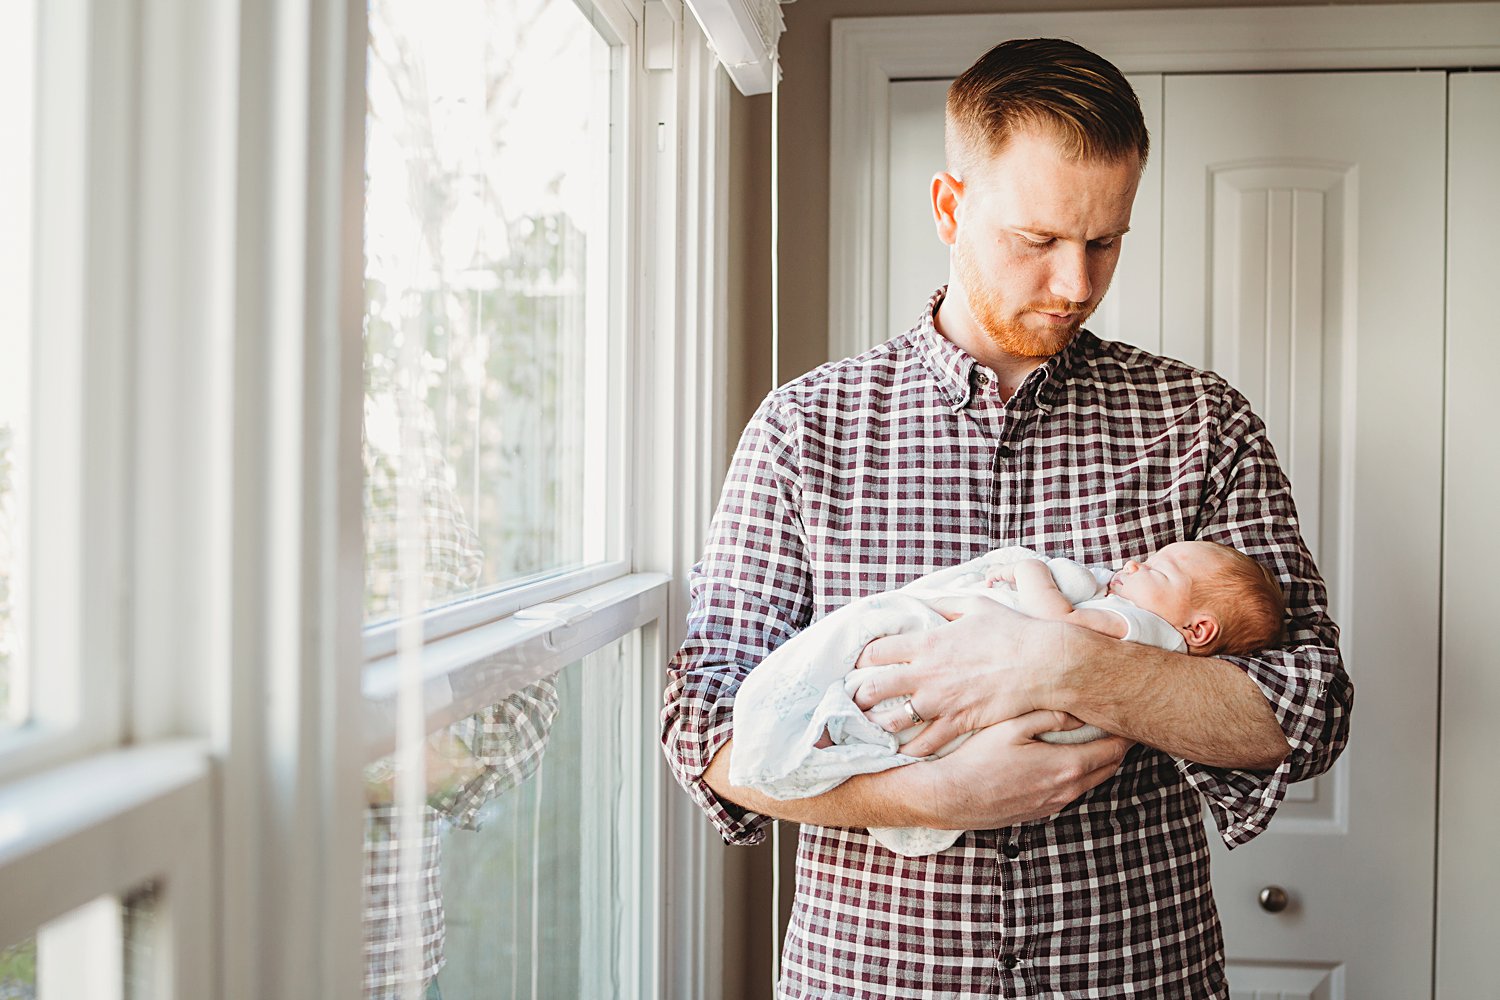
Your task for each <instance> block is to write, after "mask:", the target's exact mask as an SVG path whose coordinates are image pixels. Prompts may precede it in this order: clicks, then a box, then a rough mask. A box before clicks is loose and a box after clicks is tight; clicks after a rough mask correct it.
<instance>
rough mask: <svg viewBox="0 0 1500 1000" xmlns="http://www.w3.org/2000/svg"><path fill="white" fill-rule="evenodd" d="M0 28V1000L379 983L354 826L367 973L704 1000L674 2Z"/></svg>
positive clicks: (686, 273) (690, 47)
mask: <svg viewBox="0 0 1500 1000" xmlns="http://www.w3.org/2000/svg"><path fill="white" fill-rule="evenodd" d="M7 17H8V18H9V19H8V20H7V21H6V23H5V29H6V30H5V31H4V32H0V84H3V85H4V89H3V90H0V98H3V99H4V100H6V101H9V102H10V103H9V104H7V105H6V106H4V107H0V139H3V140H4V142H5V149H6V153H7V155H6V157H5V158H4V162H3V163H0V426H3V427H4V428H5V429H4V431H3V433H0V653H3V659H0V899H3V900H4V904H3V905H0V997H7V996H11V995H15V994H19V995H22V996H28V997H29V996H32V995H36V996H39V997H41V998H43V1000H60V998H62V997H67V996H116V995H119V996H121V997H134V996H141V997H146V996H151V997H161V998H178V997H192V996H293V995H301V994H302V993H306V992H307V991H309V990H312V991H314V992H318V993H325V994H346V993H348V992H349V991H350V990H352V989H354V988H356V986H355V984H356V983H358V982H360V981H361V980H365V981H366V982H367V984H368V989H367V991H366V992H367V993H368V994H369V995H371V996H377V995H379V993H380V990H381V989H382V988H383V987H380V986H378V985H376V983H375V981H374V980H373V979H372V969H373V968H374V966H375V964H376V963H374V962H373V961H371V960H368V959H366V957H365V955H364V953H363V951H362V948H361V944H362V939H364V938H366V937H369V938H370V939H371V940H372V941H373V940H375V936H374V935H366V934H365V933H363V931H364V930H366V929H368V927H369V926H371V924H375V923H378V920H379V913H380V909H379V907H378V906H376V905H365V906H361V902H360V891H359V889H360V883H361V865H360V857H358V856H356V855H357V854H358V855H361V856H362V855H363V854H364V853H365V849H368V850H369V852H370V853H372V854H375V853H379V851H380V850H381V849H382V845H384V847H392V846H394V847H395V850H394V851H393V852H388V853H394V854H395V856H396V857H395V864H394V869H393V870H392V871H393V878H392V880H391V882H390V888H391V889H392V894H391V895H390V896H389V898H388V899H387V901H386V903H387V904H388V905H386V906H385V908H386V911H388V915H391V914H393V915H394V918H395V923H394V925H388V926H394V928H395V937H394V938H391V937H389V936H387V937H386V938H385V939H384V940H386V941H387V942H391V941H394V945H393V947H392V948H391V949H389V951H390V954H388V955H387V956H386V957H387V958H388V959H389V960H390V962H391V963H392V964H391V968H392V969H393V970H394V972H393V974H394V976H395V980H394V981H396V982H400V981H401V977H402V976H407V977H408V978H409V979H419V980H423V981H425V980H426V979H429V978H431V972H432V971H435V972H436V974H437V976H438V981H439V982H440V983H441V988H442V990H443V992H444V995H445V996H450V997H451V996H463V995H465V994H466V992H470V991H472V990H473V989H474V988H475V986H476V984H480V983H484V982H487V981H504V982H506V983H509V982H510V981H511V980H514V981H515V982H516V983H517V984H518V986H517V991H518V994H519V995H527V994H528V993H529V992H530V990H531V988H532V986H533V985H534V986H535V988H536V991H537V993H538V995H550V993H551V992H552V991H554V990H557V991H562V992H563V993H566V994H568V995H601V996H608V995H620V996H641V997H659V996H663V995H684V996H693V995H703V994H704V993H705V988H702V984H703V982H704V981H706V979H708V978H712V977H711V976H709V975H708V974H707V973H704V972H703V971H702V970H703V969H704V968H707V961H708V960H706V959H705V958H704V957H703V953H702V952H695V953H694V954H693V955H692V956H690V957H688V958H685V959H684V960H682V961H679V962H676V963H675V964H673V965H671V966H670V967H669V966H667V965H664V963H663V960H662V955H663V947H664V942H666V941H668V940H670V941H672V949H673V952H674V953H679V952H681V950H682V948H683V947H684V944H685V942H689V941H697V940H699V939H700V938H701V936H702V935H701V933H700V930H699V929H700V928H702V927H704V926H707V925H708V922H706V921H704V920H702V919H697V918H695V917H694V916H693V912H694V911H693V910H692V906H694V905H697V906H700V907H701V906H702V905H705V904H703V903H702V901H701V900H700V901H699V902H698V903H695V904H694V903H690V904H689V905H674V907H672V908H668V907H667V906H666V905H665V903H664V900H665V898H666V894H667V893H668V892H669V891H671V890H669V889H666V888H664V882H663V879H662V865H663V861H662V859H663V857H665V856H667V854H668V853H669V852H670V853H674V854H675V855H676V856H680V857H689V856H691V857H692V858H693V859H694V860H692V861H691V862H690V863H691V865H692V868H691V871H693V872H694V873H699V872H702V871H704V870H705V869H707V868H709V866H711V865H712V863H713V860H712V859H711V858H708V857H705V856H704V854H705V852H704V850H703V847H704V845H705V844H706V843H707V837H708V831H707V829H706V828H705V827H704V826H703V824H692V830H693V831H694V832H693V833H691V834H684V833H682V832H681V831H682V830H683V829H686V828H687V826H688V824H685V823H682V822H681V819H682V817H683V816H684V815H686V814H687V812H688V811H689V810H690V808H691V806H690V804H689V803H687V802H686V801H679V799H680V797H676V796H673V797H668V796H665V795H664V794H663V790H662V788H661V782H662V780H663V778H664V776H665V773H664V765H663V763H662V761H661V758H660V753H659V750H658V749H657V745H656V744H657V741H656V735H655V729H656V722H655V717H656V711H657V705H658V703H659V699H660V695H661V677H660V667H661V664H662V663H664V662H665V660H666V658H667V656H668V655H669V653H670V650H671V649H672V648H673V647H674V646H675V644H676V641H677V637H678V635H680V631H681V626H680V620H681V617H682V615H681V612H682V596H683V594H682V591H683V585H682V581H683V579H684V576H685V571H686V568H687V566H688V565H689V564H690V563H691V560H692V558H694V557H696V554H697V551H696V550H697V547H698V539H699V538H700V537H701V534H702V529H703V526H704V522H705V521H706V518H707V515H708V513H709V511H708V509H707V508H708V504H707V503H706V502H705V499H706V497H707V496H708V492H709V491H710V490H711V489H712V488H713V486H714V485H716V484H717V478H718V474H719V472H720V469H719V468H718V467H717V464H718V463H716V460H715V453H714V448H715V446H716V445H717V444H718V440H719V437H720V429H721V427H722V424H721V422H720V420H719V418H717V417H716V416H715V415H714V406H715V402H716V401H717V400H718V399H719V398H720V394H719V393H718V392H717V391H715V389H714V386H715V385H717V384H718V381H716V380H719V381H721V377H720V375H719V374H718V373H719V372H720V370H721V365H722V353H721V352H719V351H718V349H717V347H716V346H715V341H714V337H715V336H717V333H718V331H719V330H720V329H721V327H722V321H721V320H720V319H719V314H720V311H721V309H722V306H721V299H720V297H719V292H718V281H719V280H721V279H720V278H719V277H718V276H719V271H720V268H719V267H718V264H717V262H718V261H720V260H721V259H722V251H721V250H720V249H718V248H719V247H721V245H722V241H723V239H724V231H723V227H722V225H719V224H718V223H717V221H716V220H717V219H718V218H719V215H718V214H717V212H716V209H715V206H716V205H717V204H718V203H719V199H720V198H721V197H722V196H721V194H720V193H719V185H720V181H719V180H717V178H718V177H720V176H721V175H722V171H716V170H715V169H714V164H715V162H716V161H715V159H714V157H715V156H716V155H719V154H717V153H716V150H717V149H718V143H719V141H720V140H721V139H722V138H724V137H725V136H726V135H727V131H726V129H725V128H724V123H725V121H726V119H725V117H724V116H725V114H726V113H727V107H726V106H727V89H726V88H725V86H724V79H723V75H722V73H721V71H720V70H719V69H718V67H717V65H716V64H715V63H714V62H713V60H712V57H711V56H710V54H709V53H708V50H707V48H706V45H705V44H704V42H703V40H702V38H701V35H700V34H699V33H698V29H697V26H696V25H695V24H694V23H693V21H692V19H691V17H690V16H684V13H683V10H682V9H681V8H680V7H678V6H677V5H668V4H662V3H659V2H658V0H577V2H575V0H545V2H544V0H456V2H454V3H444V4H439V5H436V6H434V5H431V4H425V5H424V4H419V3H416V2H415V0H376V2H374V3H372V4H365V3H358V2H356V3H348V4H324V3H304V4H300V5H299V4H293V5H292V6H291V7H286V8H283V7H276V8H275V9H274V10H273V9H271V8H265V9H263V8H262V7H261V6H257V5H250V6H247V7H245V8H243V9H239V10H235V11H225V10H221V9H218V8H217V7H214V6H213V5H207V6H205V5H199V4H185V5H184V4H176V5H173V4H167V5H151V4H148V5H145V6H142V5H132V4H118V3H113V2H110V0H47V2H46V3H41V2H39V0H32V2H30V3H26V2H22V3H20V4H13V5H11V6H10V8H8V9H7ZM648 37H649V38H650V39H652V40H653V48H652V56H651V59H650V60H649V62H650V64H651V67H652V68H649V69H648V66H647V63H648V60H647V59H646V58H645V54H644V53H645V48H646V45H645V42H646V39H647V38H648ZM679 53H681V54H685V55H686V56H687V59H686V61H685V62H683V63H682V64H681V65H678V66H676V67H675V68H674V66H673V63H674V60H675V59H676V57H677V55H678V54H679ZM28 87H29V88H30V89H29V90H28V89H27V88H28ZM366 257H368V268H366V259H365V258H366ZM679 293H680V294H679ZM361 459H363V461H361ZM711 480H712V482H711ZM361 529H364V530H363V532H362V531H361ZM366 560H367V561H368V566H369V569H370V572H369V573H368V574H367V573H365V568H366V567H365V562H366ZM528 699H529V700H528ZM528 705H529V706H531V707H533V708H534V707H535V706H536V705H544V706H545V705H552V706H554V707H553V708H552V709H551V711H552V713H553V714H552V718H551V721H550V723H549V724H548V726H547V727H545V733H543V732H542V728H543V727H540V726H538V725H537V724H536V720H535V719H531V720H530V721H523V716H524V715H525V713H524V711H522V709H524V708H525V707H526V706H528ZM527 727H530V730H531V731H533V735H540V736H542V737H543V738H542V739H540V740H539V741H537V742H535V743H532V744H527V743H525V742H524V741H522V740H520V738H519V735H518V734H520V733H522V732H523V731H526V729H527ZM528 747H529V748H530V749H528ZM518 755H519V756H518ZM481 758H482V759H481ZM356 782H358V783H359V785H360V787H359V788H358V790H356V787H355V785H356ZM473 782H477V784H473ZM464 789H467V790H469V791H470V792H471V793H472V794H469V795H468V796H467V797H464V798H462V799H460V798H458V797H454V792H455V790H459V791H462V790H464ZM429 799H430V800H431V801H429ZM382 810H385V812H384V814H383V813H382ZM409 817H415V818H416V820H417V823H418V826H417V828H416V829H417V831H418V834H417V836H416V837H415V838H412V839H409V840H408V841H407V843H408V844H409V845H411V846H409V847H408V846H402V845H401V844H400V843H399V842H396V841H393V840H392V838H391V836H390V834H391V831H392V830H396V831H397V834H396V836H397V837H398V838H399V829H400V826H401V824H402V823H405V822H408V818H409ZM674 817H675V821H674ZM392 820H395V822H394V824H393V823H392ZM674 822H675V825H674ZM382 830H384V834H385V835H384V839H382ZM429 833H430V834H431V836H430V837H429V836H428V834H429ZM429 842H430V843H431V844H432V845H434V846H435V848H436V849H437V850H440V851H441V852H442V861H441V864H440V865H438V866H427V867H424V865H425V862H424V855H423V853H422V851H421V848H423V847H424V846H425V845H426V844H427V843H429ZM356 845H359V847H358V848H357V847H356ZM684 845H686V846H684ZM413 848H416V849H417V850H416V853H415V854H413V855H412V857H410V858H406V857H405V856H404V854H405V852H407V851H411V850H412V849H413ZM693 852H697V853H693ZM424 872H431V873H434V874H435V875H437V877H438V881H437V882H436V887H437V889H438V891H439V893H440V895H441V899H442V901H443V906H444V911H445V913H446V915H447V917H448V923H447V925H446V927H445V929H444V932H443V934H442V936H441V940H442V948H443V950H444V955H445V956H446V957H445V959H444V961H443V962H442V963H441V965H440V967H439V966H438V965H433V966H432V967H431V969H428V968H427V967H426V966H424V964H423V963H424V955H425V954H426V951H425V949H426V946H427V940H426V939H425V938H424V933H425V931H424V929H423V925H422V924H421V920H420V918H419V919H417V920H416V921H415V922H414V923H413V922H410V921H407V922H406V924H405V926H403V920H405V918H403V917H402V912H403V908H404V907H405V906H407V905H409V901H410V900H411V899H412V898H413V897H412V895H411V891H410V887H411V886H412V884H413V883H415V884H418V885H420V884H421V883H422V879H423V873H424ZM695 877H696V875H695ZM131 886H135V887H147V888H149V895H145V896H141V895H136V894H132V895H131V896H130V898H129V900H128V901H127V902H128V905H127V906H126V907H125V908H124V909H122V907H121V903H122V900H121V897H120V896H119V895H118V894H119V893H120V892H121V890H122V889H125V888H127V887H131ZM496 887H499V889H500V890H502V891H508V892H509V893H510V894H509V896H505V897H504V898H505V899H507V900H510V901H512V902H513V904H514V905H513V906H512V907H511V908H510V909H506V908H504V907H503V906H501V905H500V901H501V898H502V897H501V896H500V895H498V894H497V892H496ZM679 891H680V890H679ZM682 895H683V896H684V897H686V893H685V892H684V893H682ZM90 899H95V900H98V901H99V902H97V903H96V904H91V905H90V906H86V907H84V908H83V910H81V911H80V910H79V906H80V904H81V903H83V902H84V901H86V900H90ZM596 904H597V905H596ZM417 905H418V909H419V910H420V908H421V903H420V897H418V904H417ZM75 911H76V912H75ZM677 913H681V914H683V916H681V917H675V916H674V914H677ZM674 919H677V920H680V921H681V924H680V926H672V925H671V921H672V920H674ZM497 940H498V941H503V942H504V945H503V947H491V946H490V944H489V943H490V942H492V941H497ZM580 946H582V950H580ZM80 956H84V957H83V958H81V957H80ZM684 970H685V971H684ZM74 973H76V974H77V975H72V974H74ZM86 974H93V975H95V977H96V978H95V979H94V980H90V981H88V982H82V980H80V979H79V978H78V976H83V975H86ZM694 977H696V978H694ZM486 995H488V994H486Z"/></svg>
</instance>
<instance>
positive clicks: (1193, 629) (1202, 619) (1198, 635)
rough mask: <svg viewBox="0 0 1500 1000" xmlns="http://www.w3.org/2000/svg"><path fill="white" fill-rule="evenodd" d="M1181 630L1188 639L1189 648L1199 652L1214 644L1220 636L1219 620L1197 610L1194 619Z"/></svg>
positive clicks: (1184, 637)
mask: <svg viewBox="0 0 1500 1000" xmlns="http://www.w3.org/2000/svg"><path fill="white" fill-rule="evenodd" d="M1179 631H1180V632H1182V637H1183V639H1185V640H1186V641H1187V644H1188V649H1190V650H1192V651H1194V652H1197V651H1198V650H1200V649H1206V648H1208V647H1209V646H1212V645H1213V644H1214V642H1215V641H1216V640H1217V639H1218V638H1219V621H1218V619H1217V618H1214V617H1213V616H1212V615H1206V614H1203V613H1202V612H1196V611H1195V612H1194V613H1193V617H1192V619H1191V620H1190V621H1189V622H1188V623H1187V624H1186V625H1184V626H1182V628H1181V629H1179Z"/></svg>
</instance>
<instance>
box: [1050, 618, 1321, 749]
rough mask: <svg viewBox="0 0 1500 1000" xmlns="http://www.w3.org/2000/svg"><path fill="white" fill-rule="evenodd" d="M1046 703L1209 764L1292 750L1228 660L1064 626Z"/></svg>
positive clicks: (1256, 694)
mask: <svg viewBox="0 0 1500 1000" xmlns="http://www.w3.org/2000/svg"><path fill="white" fill-rule="evenodd" d="M1062 631H1063V637H1064V638H1063V639H1062V642H1061V652H1062V656H1061V657H1060V658H1059V660H1058V666H1057V681H1056V685H1055V687H1054V689H1053V696H1052V700H1055V701H1056V702H1057V704H1048V705H1047V706H1046V707H1048V708H1056V709H1059V710H1061V711H1065V712H1070V713H1072V714H1073V715H1076V716H1078V717H1079V718H1080V719H1084V720H1086V721H1088V722H1092V723H1094V724H1095V725H1097V726H1099V727H1101V728H1103V729H1105V730H1107V731H1109V732H1112V733H1117V734H1119V735H1121V736H1125V737H1128V738H1130V739H1132V740H1135V741H1137V742H1139V743H1145V744H1146V745H1148V746H1153V747H1156V748H1157V749H1159V750H1164V751H1166V752H1167V753H1170V754H1172V755H1174V756H1177V757H1182V758H1184V759H1186V760H1191V761H1196V762H1198V763H1200V764H1207V765H1208V766H1210V767H1238V768H1247V769H1252V770H1263V769H1269V768H1274V767H1275V766H1276V765H1277V764H1279V763H1281V761H1282V760H1284V759H1285V758H1286V756H1287V754H1288V753H1289V752H1290V750H1291V748H1290V747H1289V746H1288V745H1287V742H1286V737H1285V736H1284V735H1283V734H1282V731H1281V726H1280V725H1279V724H1278V723H1277V721H1276V716H1275V714H1274V713H1273V712H1272V711H1271V706H1270V704H1269V703H1268V702H1267V701H1266V698H1265V695H1264V694H1263V693H1262V692H1261V690H1260V688H1259V687H1258V686H1257V685H1256V683H1255V682H1254V681H1253V680H1251V679H1250V678H1249V677H1248V676H1246V674H1245V673H1244V671H1242V670H1240V669H1239V668H1237V667H1236V666H1234V665H1233V664H1232V663H1225V662H1224V661H1222V660H1218V659H1214V658H1212V657H1198V656H1188V655H1187V654H1185V653H1171V652H1168V651H1166V650H1163V649H1156V648H1154V647H1151V646H1143V645H1140V644H1138V643H1133V642H1121V641H1119V640H1117V639H1110V638H1107V637H1105V636H1101V635H1098V634H1097V633H1093V632H1089V631H1087V630H1084V629H1080V628H1073V627H1066V628H1064V629H1063V630H1062Z"/></svg>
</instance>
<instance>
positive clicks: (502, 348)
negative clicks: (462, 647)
mask: <svg viewBox="0 0 1500 1000" xmlns="http://www.w3.org/2000/svg"><path fill="white" fill-rule="evenodd" d="M369 20H370V50H369V52H370V59H369V77H368V81H369V82H368V109H369V110H368V119H367V147H366V167H367V177H366V202H365V239H366V272H365V290H366V316H365V378H366V398H365V459H366V517H367V519H373V520H381V519H386V520H390V519H399V518H400V517H403V516H419V515H417V514H415V513H413V514H410V515H408V514H402V515H397V514H396V513H394V508H395V507H396V505H397V503H398V499H399V497H400V496H401V495H402V489H403V485H405V484H423V485H422V487H421V488H423V489H430V484H431V482H432V481H433V479H434V478H435V477H441V478H442V479H444V480H445V484H444V485H445V487H446V488H448V489H451V490H452V492H453V493H454V495H456V496H457V497H458V499H459V502H460V504H461V506H462V509H463V511H464V514H465V520H466V521H467V524H468V526H469V530H472V531H473V532H474V534H475V535H476V536H477V544H476V546H475V550H476V551H477V552H478V553H479V560H480V561H479V563H478V564H477V565H475V566H473V567H470V566H452V567H450V568H449V570H445V571H444V572H446V573H448V575H447V576H444V577H442V579H440V580H437V581H435V582H436V583H437V586H436V587H429V590H428V593H427V594H426V595H425V605H426V606H434V605H437V604H441V603H444V602H445V601H447V600H452V599H454V598H455V597H457V596H462V595H464V594H467V593H472V592H475V591H482V590H488V589H492V588H495V587H498V586H503V585H506V584H509V583H513V582H516V581H518V580H522V579H525V578H528V577H533V576H537V575H540V574H546V573H551V572H556V571H559V570H563V569H567V568H571V567H576V566H580V565H584V564H587V563H590V562H596V561H599V560H600V559H603V558H605V556H606V555H607V553H606V552H605V522H604V516H605V515H604V513H603V512H604V511H605V510H607V509H608V508H609V506H610V504H609V503H608V501H609V499H610V498H609V497H608V496H607V495H606V487H605V467H604V461H603V446H604V439H605V436H606V434H607V432H608V428H607V426H606V411H605V402H606V397H607V391H606V385H605V382H606V379H607V376H608V366H609V364H610V359H609V338H608V330H607V322H608V320H607V317H608V315H609V309H608V305H609V303H608V294H609V284H608V270H609V269H608V266H607V262H608V237H609V231H610V229H609V203H608V192H609V183H608V177H609V162H610V154H609V107H610V101H609V93H610V84H609V65H610V58H611V53H610V50H609V48H608V46H607V45H605V44H604V42H603V41H602V40H601V39H600V37H599V35H598V34H597V33H596V32H595V31H594V29H593V28H592V27H591V26H590V24H589V23H588V21H587V20H586V19H585V17H584V15H583V14H582V13H581V12H580V11H579V9H578V6H577V4H575V3H574V2H572V0H445V2H444V3H440V4H430V3H420V2H417V0H372V2H371V3H370V5H369ZM422 502H423V503H426V502H427V501H426V500H425V499H424V500H423V501H422ZM427 544H428V545H429V546H431V545H433V544H437V545H444V544H449V542H445V541H444V540H442V539H439V540H437V541H436V542H434V541H432V540H429V541H428V542H427ZM396 548H397V546H396V542H395V539H394V537H393V534H392V533H386V534H383V535H382V534H381V533H379V532H370V531H368V529H367V551H366V608H365V611H366V620H369V621H375V620H380V619H383V618H388V617H391V616H393V615H394V614H395V613H396V610H397V609H396V603H397V601H396V594H397V587H398V583H397V581H398V579H399V571H398V567H397V558H396ZM432 582H434V581H429V583H432Z"/></svg>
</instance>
